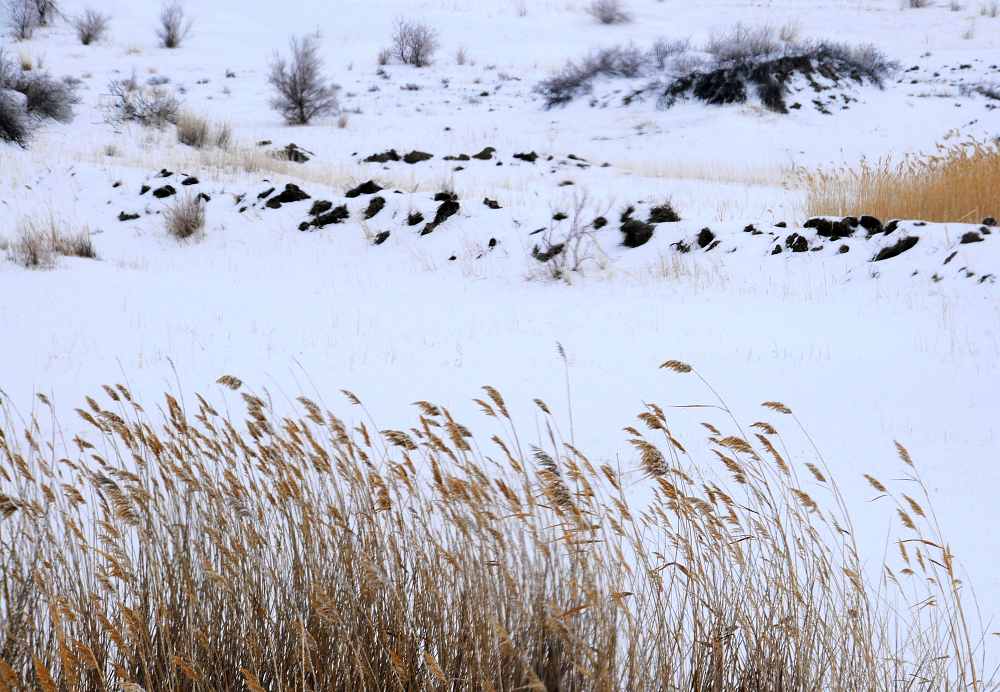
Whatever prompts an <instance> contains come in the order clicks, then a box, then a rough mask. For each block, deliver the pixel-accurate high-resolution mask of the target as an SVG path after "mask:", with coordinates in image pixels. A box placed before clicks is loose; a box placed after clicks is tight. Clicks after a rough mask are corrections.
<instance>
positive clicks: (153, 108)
mask: <svg viewBox="0 0 1000 692" xmlns="http://www.w3.org/2000/svg"><path fill="white" fill-rule="evenodd" d="M180 105H181V104H180V101H178V100H177V97H176V96H174V95H173V94H172V93H170V92H169V91H167V90H166V89H161V88H159V87H150V88H142V87H140V86H139V85H138V84H137V83H136V82H135V78H134V77H132V78H130V79H122V80H115V81H113V82H111V83H110V84H109V85H108V99H107V102H106V103H105V106H104V118H105V120H106V121H107V122H109V123H124V122H135V123H139V124H140V125H143V126H146V127H164V126H165V125H167V124H168V123H176V122H177V116H178V113H179V111H180Z"/></svg>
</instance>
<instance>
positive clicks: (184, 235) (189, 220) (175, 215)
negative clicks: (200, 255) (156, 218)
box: [164, 195, 205, 240]
mask: <svg viewBox="0 0 1000 692" xmlns="http://www.w3.org/2000/svg"><path fill="white" fill-rule="evenodd" d="M164 219H165V220H166V225H167V232H168V233H170V235H172V236H173V237H174V238H176V239H177V240H187V239H188V238H191V237H192V236H194V235H195V234H197V233H200V232H201V231H202V230H204V228H205V205H204V204H202V202H201V200H200V199H198V197H196V196H195V195H186V196H184V197H181V198H180V199H178V200H177V201H176V202H174V204H173V205H172V206H171V207H169V208H168V209H167V211H166V212H165V213H164Z"/></svg>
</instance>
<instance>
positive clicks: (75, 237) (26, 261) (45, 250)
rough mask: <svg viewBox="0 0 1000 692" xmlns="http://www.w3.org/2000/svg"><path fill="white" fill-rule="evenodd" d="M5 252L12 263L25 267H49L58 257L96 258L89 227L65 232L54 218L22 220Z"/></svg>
mask: <svg viewBox="0 0 1000 692" xmlns="http://www.w3.org/2000/svg"><path fill="white" fill-rule="evenodd" d="M7 252H8V254H9V256H10V259H11V260H12V261H13V262H15V263H16V264H19V265H21V266H22V267H24V268H26V269H49V268H51V267H52V266H53V265H55V260H56V257H58V256H63V257H81V258H85V259H97V252H96V251H95V250H94V245H93V243H92V242H91V240H90V230H89V229H87V228H83V229H81V230H80V231H76V232H67V231H65V230H64V229H63V228H62V226H61V225H60V224H59V223H58V222H57V221H56V219H55V218H54V217H49V219H47V220H46V221H44V222H41V221H37V220H34V219H24V220H22V221H21V222H20V223H19V224H18V228H17V235H16V237H15V239H14V241H13V242H12V243H9V244H8V247H7Z"/></svg>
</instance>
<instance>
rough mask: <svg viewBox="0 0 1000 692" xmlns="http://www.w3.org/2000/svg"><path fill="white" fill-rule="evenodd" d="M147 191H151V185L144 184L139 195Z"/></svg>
mask: <svg viewBox="0 0 1000 692" xmlns="http://www.w3.org/2000/svg"><path fill="white" fill-rule="evenodd" d="M147 192H149V185H143V186H142V187H140V188H139V196H140V197H141V196H142V195H144V194H146V193H147Z"/></svg>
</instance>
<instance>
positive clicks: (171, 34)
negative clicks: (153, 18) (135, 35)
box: [156, 0, 194, 48]
mask: <svg viewBox="0 0 1000 692" xmlns="http://www.w3.org/2000/svg"><path fill="white" fill-rule="evenodd" d="M193 26H194V20H193V19H191V18H189V17H188V16H187V13H186V12H185V11H184V5H182V4H181V3H180V2H179V0H173V1H171V2H167V3H166V4H164V5H163V8H162V9H161V10H160V26H159V27H158V28H157V30H156V36H157V38H159V39H160V45H161V46H163V47H164V48H179V47H180V45H181V43H183V42H184V39H186V38H187V37H188V35H189V34H190V33H191V28H192V27H193Z"/></svg>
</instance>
